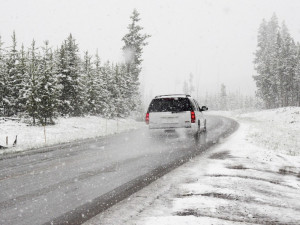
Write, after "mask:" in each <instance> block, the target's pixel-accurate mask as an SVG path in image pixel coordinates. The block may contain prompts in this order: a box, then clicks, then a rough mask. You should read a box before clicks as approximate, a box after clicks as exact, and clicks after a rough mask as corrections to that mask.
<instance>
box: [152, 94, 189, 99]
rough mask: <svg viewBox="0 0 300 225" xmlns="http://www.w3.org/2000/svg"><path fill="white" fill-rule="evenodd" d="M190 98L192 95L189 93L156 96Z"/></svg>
mask: <svg viewBox="0 0 300 225" xmlns="http://www.w3.org/2000/svg"><path fill="white" fill-rule="evenodd" d="M166 97H168V98H180V97H181V98H190V97H191V96H190V95H187V94H170V95H157V96H155V98H166Z"/></svg>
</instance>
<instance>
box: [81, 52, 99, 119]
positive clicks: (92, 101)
mask: <svg viewBox="0 0 300 225" xmlns="http://www.w3.org/2000/svg"><path fill="white" fill-rule="evenodd" d="M82 67H83V68H82V75H83V80H84V85H85V104H84V106H85V110H84V111H85V112H86V113H90V114H92V115H95V114H97V102H98V93H97V80H96V73H95V71H94V69H93V67H92V57H91V56H90V55H89V53H88V51H86V52H85V54H84V59H83V66H82Z"/></svg>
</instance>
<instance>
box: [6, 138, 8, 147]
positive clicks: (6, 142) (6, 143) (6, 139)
mask: <svg viewBox="0 0 300 225" xmlns="http://www.w3.org/2000/svg"><path fill="white" fill-rule="evenodd" d="M6 145H8V136H6Z"/></svg>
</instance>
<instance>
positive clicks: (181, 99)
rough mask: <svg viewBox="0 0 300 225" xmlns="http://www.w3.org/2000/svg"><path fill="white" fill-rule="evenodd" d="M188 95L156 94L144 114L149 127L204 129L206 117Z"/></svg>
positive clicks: (202, 108)
mask: <svg viewBox="0 0 300 225" xmlns="http://www.w3.org/2000/svg"><path fill="white" fill-rule="evenodd" d="M206 110H208V108H207V107H206V106H202V107H201V108H200V107H199V105H198V103H197V101H196V100H195V99H193V98H191V96H190V95H184V94H174V95H159V96H156V97H155V98H154V99H153V100H152V101H151V103H150V106H149V108H148V111H147V114H146V123H147V124H149V129H164V130H175V129H178V128H184V129H187V130H188V131H193V132H195V133H197V132H200V131H206V119H205V118H204V116H203V113H202V111H206Z"/></svg>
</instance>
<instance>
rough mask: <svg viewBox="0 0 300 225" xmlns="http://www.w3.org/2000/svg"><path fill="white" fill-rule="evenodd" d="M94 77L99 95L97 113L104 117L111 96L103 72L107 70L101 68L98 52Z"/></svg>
mask: <svg viewBox="0 0 300 225" xmlns="http://www.w3.org/2000/svg"><path fill="white" fill-rule="evenodd" d="M94 66H95V68H94V71H93V73H94V76H95V82H96V83H95V90H96V93H97V101H96V105H95V107H96V113H97V114H101V115H104V114H105V112H106V111H107V109H108V103H107V98H108V96H109V94H108V90H107V83H106V82H107V81H106V79H105V76H104V73H103V71H105V69H104V68H103V67H102V66H101V61H100V57H99V54H98V52H96V55H95V60H94Z"/></svg>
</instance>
